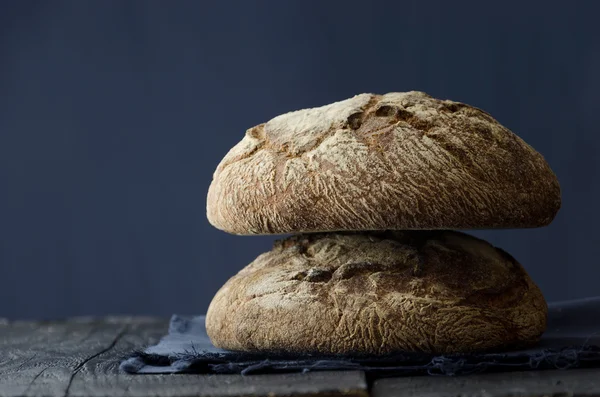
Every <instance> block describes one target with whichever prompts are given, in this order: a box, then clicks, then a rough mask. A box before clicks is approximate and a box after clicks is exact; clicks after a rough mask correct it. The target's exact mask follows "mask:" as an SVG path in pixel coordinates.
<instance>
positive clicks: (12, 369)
mask: <svg viewBox="0 0 600 397" xmlns="http://www.w3.org/2000/svg"><path fill="white" fill-rule="evenodd" d="M166 329H167V323H166V321H157V320H144V321H142V320H135V319H112V320H111V319H105V320H102V321H97V320H79V321H73V322H62V323H13V324H9V325H8V326H0V354H1V356H0V357H4V359H3V358H0V396H2V397H24V396H41V395H43V396H49V397H54V396H60V397H63V396H71V397H99V396H113V397H138V396H139V397H142V396H149V395H152V396H158V397H162V396H165V397H187V396H215V397H220V396H313V395H314V396H348V397H352V396H361V397H365V396H367V395H368V392H367V384H366V381H365V377H364V374H363V373H361V372H314V373H307V374H285V375H284V374H281V375H260V376H247V377H243V376H239V375H218V376H217V375H214V376H208V375H129V374H125V373H122V372H120V371H119V369H118V366H119V363H120V361H121V359H122V358H123V357H124V356H126V355H127V354H129V353H130V352H131V351H133V350H137V349H141V348H142V347H144V346H146V345H148V344H151V343H155V342H156V341H157V340H158V338H159V337H160V336H162V335H163V334H164V333H165V332H166Z"/></svg>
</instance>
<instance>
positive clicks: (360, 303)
mask: <svg viewBox="0 0 600 397" xmlns="http://www.w3.org/2000/svg"><path fill="white" fill-rule="evenodd" d="M546 316H547V305H546V302H545V300H544V297H543V296H542V293H541V292H540V290H539V288H538V287H537V286H536V285H535V284H534V283H533V281H532V280H531V278H530V277H529V276H528V275H527V273H526V272H525V270H524V269H523V267H522V266H521V265H520V264H519V263H518V262H517V261H516V260H515V259H514V258H512V257H511V256H510V255H509V254H507V253H506V252H505V251H503V250H501V249H498V248H495V247H493V246H492V245H490V244H489V243H487V242H485V241H483V240H480V239H477V238H475V237H472V236H469V235H467V234H463V233H460V232H451V231H409V232H372V233H354V232H346V233H326V234H306V235H298V236H294V237H290V238H287V239H285V240H281V241H279V242H277V243H276V244H275V246H274V248H273V249H272V250H271V251H269V252H266V253H264V254H262V255H260V256H259V257H258V258H256V260H254V262H252V263H251V264H250V265H248V266H247V267H245V268H244V269H243V270H241V271H240V272H239V273H238V274H237V275H236V276H234V277H232V278H231V279H230V280H229V281H228V282H227V283H226V284H225V285H224V286H223V287H222V288H221V289H220V290H219V292H218V293H217V294H216V295H215V297H214V299H213V301H212V302H211V304H210V307H209V309H208V313H207V317H206V327H207V332H208V335H209V337H210V339H211V340H212V342H213V343H214V344H215V346H217V347H221V348H225V349H231V350H240V351H270V352H293V353H326V354H385V353H390V352H397V351H410V352H428V353H453V352H481V351H494V350H501V349H506V348H511V347H523V346H528V345H531V344H533V343H535V342H537V341H538V340H539V338H540V336H541V334H542V333H543V331H544V330H545V327H546Z"/></svg>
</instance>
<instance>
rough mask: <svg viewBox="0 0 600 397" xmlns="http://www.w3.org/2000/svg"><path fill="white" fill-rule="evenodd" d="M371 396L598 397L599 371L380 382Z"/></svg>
mask: <svg viewBox="0 0 600 397" xmlns="http://www.w3.org/2000/svg"><path fill="white" fill-rule="evenodd" d="M372 395H373V396H374V397H383V396H385V397H450V396H451V397H458V396H472V397H517V396H521V397H542V396H573V397H579V396H589V397H592V396H600V369H577V370H552V371H524V372H505V373H494V374H481V375H471V376H460V377H437V376H436V377H431V376H421V377H406V378H390V379H381V380H378V381H376V382H375V384H374V386H373V390H372Z"/></svg>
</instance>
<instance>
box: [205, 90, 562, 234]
mask: <svg viewBox="0 0 600 397" xmlns="http://www.w3.org/2000/svg"><path fill="white" fill-rule="evenodd" d="M560 204H561V199H560V187H559V184H558V181H557V179H556V176H555V175H554V173H553V172H552V170H551V169H550V167H549V166H548V164H547V163H546V161H545V160H544V158H543V157H542V156H541V155H540V154H539V153H538V152H536V151H535V150H534V149H533V148H532V147H530V146H529V145H528V144H526V143H525V142H524V141H523V140H522V139H520V138H519V137H517V136H516V135H515V134H513V133H512V132H510V131H509V130H508V129H507V128H505V127H503V126H502V125H500V124H499V123H498V122H497V121H496V120H494V119H493V118H492V117H491V116H490V115H489V114H487V113H485V112H484V111H482V110H479V109H477V108H474V107H472V106H469V105H465V104H463V103H458V102H453V101H448V100H438V99H435V98H432V97H430V96H429V95H427V94H425V93H422V92H414V91H413V92H406V93H389V94H386V95H372V94H361V95H357V96H355V97H353V98H350V99H347V100H344V101H341V102H336V103H333V104H330V105H327V106H323V107H319V108H314V109H304V110H299V111H295V112H291V113H287V114H284V115H281V116H278V117H275V118H274V119H272V120H270V121H269V122H267V123H265V124H261V125H258V126H256V127H254V128H251V129H249V130H248V131H247V132H246V135H245V136H244V138H243V139H242V141H241V142H239V143H238V144H237V145H236V146H235V147H233V148H232V149H231V150H230V151H229V153H227V155H226V156H225V158H224V159H223V160H222V161H221V163H220V164H219V165H218V167H217V169H216V171H215V173H214V176H213V181H212V183H211V185H210V188H209V192H208V198H207V216H208V219H209V221H210V222H211V224H212V225H214V226H215V227H217V228H219V229H222V230H224V231H227V232H230V233H234V234H240V235H249V234H285V233H297V232H319V231H351V230H388V229H396V230H400V229H473V228H515V227H538V226H544V225H547V224H548V223H550V222H551V221H552V219H553V218H554V216H555V215H556V213H557V211H558V209H559V207H560Z"/></svg>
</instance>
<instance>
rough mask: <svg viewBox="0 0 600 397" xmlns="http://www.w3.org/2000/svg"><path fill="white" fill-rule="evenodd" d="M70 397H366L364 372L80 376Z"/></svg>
mask: <svg viewBox="0 0 600 397" xmlns="http://www.w3.org/2000/svg"><path fill="white" fill-rule="evenodd" d="M70 395H71V396H85V397H102V396H112V397H143V396H150V395H151V396H160V397H186V396H199V397H204V396H212V397H229V396H265V397H266V396H269V397H275V396H277V397H279V396H323V397H324V396H346V397H355V396H356V397H367V396H368V391H367V383H366V381H365V377H364V374H363V373H361V372H310V373H306V374H300V373H295V374H277V375H252V376H241V375H190V374H188V375H135V376H132V375H116V376H115V375H102V374H95V376H81V377H79V378H78V379H77V380H76V382H74V383H73V387H72V388H71V394H70Z"/></svg>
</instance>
